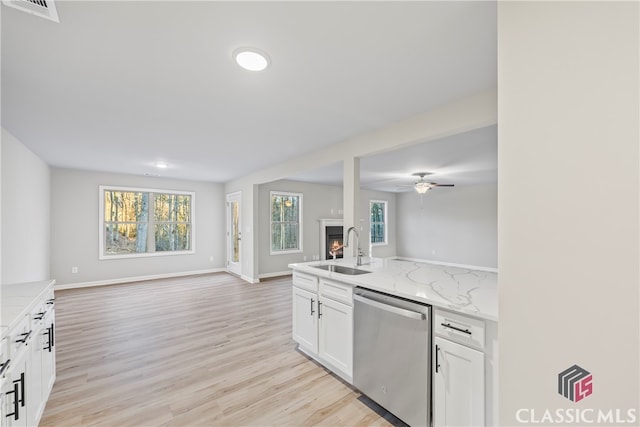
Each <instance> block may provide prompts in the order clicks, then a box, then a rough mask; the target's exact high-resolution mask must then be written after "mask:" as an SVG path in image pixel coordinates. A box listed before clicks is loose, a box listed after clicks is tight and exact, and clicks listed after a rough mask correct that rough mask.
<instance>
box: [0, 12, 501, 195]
mask: <svg viewBox="0 0 640 427" xmlns="http://www.w3.org/2000/svg"><path fill="white" fill-rule="evenodd" d="M56 5H57V9H58V14H59V17H60V23H53V22H50V21H46V20H43V19H41V18H38V17H35V16H32V15H28V14H26V13H24V12H20V11H18V10H15V9H11V8H8V7H6V6H4V5H3V6H2V27H1V28H2V63H1V66H2V88H1V90H2V92H1V94H2V113H3V114H2V126H3V127H4V128H5V129H7V130H8V131H9V132H11V133H12V134H14V135H15V136H16V137H18V139H20V140H21V141H22V142H23V143H24V144H25V145H27V146H28V147H29V148H30V149H31V150H33V151H34V152H35V153H36V154H38V155H39V156H40V157H41V158H42V159H44V160H45V161H46V162H47V163H49V164H50V165H52V166H57V167H67V168H78V169H89V170H102V171H110V172H119V173H133V174H144V173H148V172H156V171H154V169H153V167H152V164H153V163H154V162H157V161H165V162H167V163H168V164H169V166H170V167H169V169H167V170H165V171H162V172H159V173H160V175H161V176H165V177H173V178H182V179H194V180H206V181H214V182H226V181H229V180H231V179H235V178H239V177H241V176H244V175H246V174H248V173H250V172H252V171H255V170H258V169H261V168H264V167H268V166H272V165H275V164H277V163H279V162H281V161H282V160H285V159H290V158H293V157H296V156H298V155H301V154H303V153H307V152H310V151H312V150H316V149H318V148H320V147H324V146H328V145H332V144H335V143H338V142H341V141H344V140H346V139H348V138H351V137H353V136H355V135H358V134H361V133H364V132H368V131H371V130H374V129H377V128H381V127H384V126H387V125H389V124H391V123H393V122H396V121H398V120H401V119H404V118H407V117H409V116H412V115H415V114H418V113H421V112H424V111H427V110H429V109H431V108H433V107H435V106H438V105H440V104H443V103H445V102H448V101H451V100H454V99H458V98H461V97H464V96H466V95H469V94H471V93H475V92H478V91H480V90H484V89H487V88H492V87H495V85H496V7H495V2H478V1H471V2H456V1H444V2H436V1H428V2H364V1H361V2H212V1H195V2H187V1H142V2H128V1H118V2H116V1H105V2H99V1H60V0H58V1H57V2H56ZM240 46H252V47H256V48H259V49H262V50H264V51H266V52H268V53H269V55H270V56H271V66H270V68H268V69H267V70H266V71H264V72H259V73H256V72H248V71H244V70H241V69H239V68H238V67H237V65H236V64H235V63H234V62H233V61H232V58H231V53H232V52H233V50H234V49H236V48H237V47H240ZM493 134H494V136H495V130H494V131H493ZM408 154H409V155H411V153H408ZM389 155H390V154H389ZM397 156H400V154H397ZM380 159H382V157H381V158H380ZM405 159H406V157H405ZM434 161H435V163H434V164H433V166H431V165H430V164H425V165H424V167H430V168H432V169H434V170H435V168H437V167H439V166H438V164H439V163H438V161H436V160H434ZM443 161H444V160H443ZM387 163H389V165H391V164H393V165H396V164H401V163H402V158H400V157H398V158H394V160H393V162H387V161H384V162H380V161H379V160H376V159H375V158H373V159H370V160H363V165H364V166H363V176H366V173H367V169H366V168H367V167H368V166H367V165H371V166H372V167H375V170H376V171H377V173H383V172H388V173H395V172H394V171H393V170H387V169H388V168H387V166H388V165H387ZM441 163H442V162H441ZM411 167H413V166H411ZM416 167H418V165H416ZM420 167H421V168H422V167H423V166H422V165H420ZM443 167H444V166H443ZM447 167H450V168H451V170H452V171H453V170H455V166H454V165H447ZM340 170H341V169H340ZM411 171H412V172H417V170H413V169H411ZM404 172H405V173H406V170H405V171H404ZM443 178H445V176H443ZM366 179H367V178H363V181H366ZM409 182H411V180H409ZM394 185H395V184H394Z"/></svg>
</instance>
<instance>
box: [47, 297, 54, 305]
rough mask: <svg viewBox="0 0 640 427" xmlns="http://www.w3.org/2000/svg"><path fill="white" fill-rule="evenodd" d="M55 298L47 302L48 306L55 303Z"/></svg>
mask: <svg viewBox="0 0 640 427" xmlns="http://www.w3.org/2000/svg"><path fill="white" fill-rule="evenodd" d="M55 300H56V299H55V298H51V299H50V300H47V305H52V304H54V303H55Z"/></svg>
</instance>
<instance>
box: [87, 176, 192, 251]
mask: <svg viewBox="0 0 640 427" xmlns="http://www.w3.org/2000/svg"><path fill="white" fill-rule="evenodd" d="M105 191H122V192H131V193H154V194H177V195H187V196H191V206H190V210H191V212H190V216H191V221H190V222H189V225H190V229H191V237H190V239H189V240H190V242H191V249H189V250H180V251H155V247H154V248H153V251H149V250H147V252H136V253H128V254H114V255H108V254H106V245H105V241H104V239H105V237H106V236H105V215H104V209H105V206H104V197H105ZM98 199H99V204H98V206H99V214H98V246H99V256H98V259H99V260H109V259H125V258H147V257H157V256H174V255H189V254H195V253H196V209H195V206H196V193H195V192H194V191H182V190H167V189H158V188H142V187H122V186H116V185H100V186H99V187H98ZM149 209H150V210H149V222H148V223H147V224H148V227H149V228H151V227H153V226H154V225H155V220H154V218H153V217H154V215H153V210H152V207H151V206H149ZM161 222H165V221H161ZM153 228H154V229H155V227H153ZM153 236H154V238H153V240H154V241H155V231H154V233H153Z"/></svg>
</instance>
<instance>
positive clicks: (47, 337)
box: [42, 310, 56, 402]
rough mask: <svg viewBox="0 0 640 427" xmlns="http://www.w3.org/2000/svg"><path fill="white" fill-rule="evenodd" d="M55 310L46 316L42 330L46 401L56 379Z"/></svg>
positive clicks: (43, 379) (43, 377)
mask: <svg viewBox="0 0 640 427" xmlns="http://www.w3.org/2000/svg"><path fill="white" fill-rule="evenodd" d="M54 320H55V310H53V311H52V312H51V313H50V314H49V316H47V317H46V321H45V328H44V331H43V332H42V389H43V390H42V391H43V398H44V399H43V400H44V401H45V402H46V400H47V398H48V397H49V394H51V389H52V388H53V383H54V382H55V379H56V347H55V331H54V327H55V326H54Z"/></svg>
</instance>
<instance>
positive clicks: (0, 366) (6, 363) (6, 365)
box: [0, 359, 11, 375]
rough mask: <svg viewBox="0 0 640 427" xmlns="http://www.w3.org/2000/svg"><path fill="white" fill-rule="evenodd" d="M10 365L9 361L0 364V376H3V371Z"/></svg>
mask: <svg viewBox="0 0 640 427" xmlns="http://www.w3.org/2000/svg"><path fill="white" fill-rule="evenodd" d="M10 364H11V359H7V361H6V362H4V363H1V364H0V375H2V374H4V371H6V370H7V369H9V365H10Z"/></svg>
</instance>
